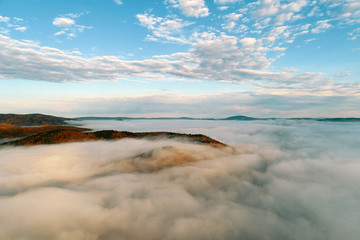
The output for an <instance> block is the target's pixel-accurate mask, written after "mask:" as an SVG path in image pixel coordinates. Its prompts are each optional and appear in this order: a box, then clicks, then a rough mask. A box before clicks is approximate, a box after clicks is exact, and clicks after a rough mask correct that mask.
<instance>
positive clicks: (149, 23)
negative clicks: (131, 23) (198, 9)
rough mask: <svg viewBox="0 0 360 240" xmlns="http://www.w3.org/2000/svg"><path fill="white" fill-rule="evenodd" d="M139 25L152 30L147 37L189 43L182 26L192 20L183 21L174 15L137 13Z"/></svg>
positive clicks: (187, 24)
mask: <svg viewBox="0 0 360 240" xmlns="http://www.w3.org/2000/svg"><path fill="white" fill-rule="evenodd" d="M136 18H137V19H138V21H139V23H140V25H142V26H144V27H146V28H148V29H149V30H150V31H151V32H152V34H153V35H152V36H148V37H147V39H150V40H151V39H153V40H158V39H161V40H162V39H163V40H166V41H170V42H179V43H190V41H189V40H188V39H187V38H186V37H184V36H183V28H185V27H187V26H189V25H191V24H193V23H192V22H188V21H184V20H182V19H179V18H174V17H165V18H162V17H156V16H154V15H150V14H148V13H144V14H137V15H136Z"/></svg>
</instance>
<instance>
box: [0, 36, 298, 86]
mask: <svg viewBox="0 0 360 240" xmlns="http://www.w3.org/2000/svg"><path fill="white" fill-rule="evenodd" d="M0 45H1V47H2V48H3V51H1V52H0V59H1V61H0V66H1V68H0V69H1V72H0V74H1V75H0V76H1V78H6V79H12V78H15V79H16V78H20V79H30V80H43V81H54V82H69V81H75V82H77V81H89V80H117V79H124V78H127V77H134V76H139V77H146V78H160V79H161V78H164V77H166V76H174V77H178V78H181V79H190V80H191V79H202V80H218V81H219V80H227V81H233V82H239V83H241V82H243V81H246V80H273V81H291V80H290V79H292V78H293V77H294V76H292V75H291V74H287V73H281V72H269V71H266V69H267V68H268V67H269V66H270V64H271V62H270V60H269V59H267V58H266V56H265V54H264V53H260V52H257V51H253V50H251V49H243V48H241V47H240V46H239V45H238V39H237V38H236V37H233V36H227V35H221V36H219V37H216V38H210V39H202V38H200V39H198V40H197V42H196V43H194V44H193V45H192V48H191V49H190V51H189V52H179V53H174V54H171V55H163V56H155V57H154V58H152V59H146V60H143V61H126V60H122V59H119V58H118V57H115V56H102V57H94V58H90V59H87V58H83V57H80V56H75V55H70V54H68V53H65V52H64V51H61V50H59V49H55V48H49V47H41V46H39V45H37V44H29V43H27V42H25V41H17V40H13V39H11V38H9V37H5V36H2V35H1V36H0ZM19 64H21V66H22V67H21V68H20V69H19V68H18V66H19ZM295 79H296V77H295Z"/></svg>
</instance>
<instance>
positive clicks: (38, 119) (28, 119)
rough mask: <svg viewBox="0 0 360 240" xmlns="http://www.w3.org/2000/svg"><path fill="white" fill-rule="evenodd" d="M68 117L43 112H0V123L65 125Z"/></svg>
mask: <svg viewBox="0 0 360 240" xmlns="http://www.w3.org/2000/svg"><path fill="white" fill-rule="evenodd" d="M66 120H70V119H69V118H63V117H55V116H50V115H44V114H39V113H35V114H0V123H8V124H12V125H17V126H41V125H66V122H65V121H66Z"/></svg>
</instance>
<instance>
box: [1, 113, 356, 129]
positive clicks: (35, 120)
mask: <svg viewBox="0 0 360 240" xmlns="http://www.w3.org/2000/svg"><path fill="white" fill-rule="evenodd" d="M276 119H284V120H313V121H324V122H360V118H353V117H351V118H253V117H247V116H242V115H239V116H231V117H227V118H191V117H179V118H169V117H165V118H163V117H157V118H131V117H77V118H64V117H56V116H51V115H44V114H39V113H35V114H0V123H6V124H12V125H16V126H43V125H67V124H68V122H67V121H68V120H75V121H81V120H117V121H124V120H212V121H259V120H276Z"/></svg>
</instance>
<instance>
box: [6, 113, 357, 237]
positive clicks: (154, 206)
mask: <svg viewBox="0 0 360 240" xmlns="http://www.w3.org/2000/svg"><path fill="white" fill-rule="evenodd" d="M85 123H86V125H85V126H86V127H89V126H90V127H94V125H96V122H85ZM98 124H99V125H102V124H104V125H105V124H106V126H107V127H108V128H109V129H117V130H130V131H147V130H148V131H149V130H152V131H156V130H158V128H161V127H163V128H162V129H161V130H168V131H178V132H185V133H202V134H206V135H208V136H210V137H213V138H215V139H217V140H220V141H223V142H225V143H227V144H230V145H231V146H233V147H234V148H225V149H218V148H213V147H209V146H203V145H197V144H192V143H188V142H180V141H176V140H168V141H167V140H158V141H149V140H130V139H124V140H120V141H110V142H108V141H97V142H87V143H69V144H60V145H48V146H33V147H6V148H2V149H0V239H10V240H11V239H36V240H38V239H39V240H42V239H59V240H62V239H74V240H78V239H79V240H80V239H81V240H82V239H87V240H88V239H90V240H91V239H109V240H112V239H245V240H246V239H249V240H253V239H254V240H255V239H276V240H278V239H279V240H281V239H299V240H300V239H301V240H302V239H334V240H335V239H336V240H337V239H348V240H353V239H354V240H355V239H358V236H360V229H359V227H358V226H359V222H360V208H359V206H360V157H359V156H360V149H359V148H358V146H360V139H359V137H358V136H359V134H360V125H359V124H356V123H354V124H349V123H348V124H342V123H318V122H304V121H272V122H270V121H269V122H266V123H265V122H258V121H255V122H227V123H225V122H222V121H218V122H216V121H198V122H194V121H171V122H170V123H169V122H168V123H167V124H164V121H155V120H154V121H122V122H116V121H106V122H99V123H98ZM164 126H166V128H167V129H164ZM101 127H102V128H104V127H103V126H101Z"/></svg>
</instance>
